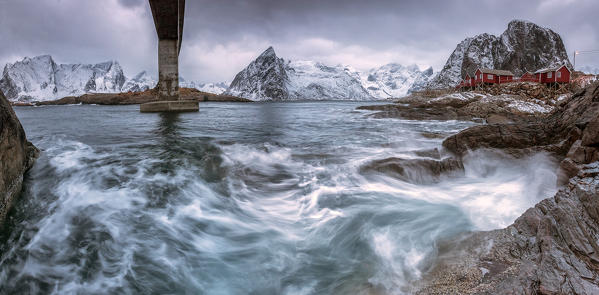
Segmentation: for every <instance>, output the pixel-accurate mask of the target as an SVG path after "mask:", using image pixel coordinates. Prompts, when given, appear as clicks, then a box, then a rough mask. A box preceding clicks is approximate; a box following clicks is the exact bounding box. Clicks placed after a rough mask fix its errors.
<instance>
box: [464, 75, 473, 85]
mask: <svg viewBox="0 0 599 295" xmlns="http://www.w3.org/2000/svg"><path fill="white" fill-rule="evenodd" d="M472 85H473V84H472V77H470V74H468V73H466V77H465V78H464V87H471V86H472Z"/></svg>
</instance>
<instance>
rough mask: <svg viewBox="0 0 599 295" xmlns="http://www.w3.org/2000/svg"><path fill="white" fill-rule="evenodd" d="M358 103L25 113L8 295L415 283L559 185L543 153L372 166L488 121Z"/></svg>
mask: <svg viewBox="0 0 599 295" xmlns="http://www.w3.org/2000/svg"><path fill="white" fill-rule="evenodd" d="M359 105H360V104H359V103H350V102H304V103H264V104H236V103H202V105H201V111H200V112H199V113H189V114H179V115H176V114H170V115H166V114H162V115H161V114H140V113H139V112H138V107H137V106H114V107H109V106H51V107H39V108H19V107H18V108H16V112H17V114H18V116H19V118H20V119H21V122H22V123H23V125H24V127H25V129H26V131H27V134H28V137H29V139H30V140H31V141H32V142H33V143H34V144H36V145H37V146H38V147H39V148H41V149H42V150H43V152H42V154H41V157H40V158H39V159H38V161H37V163H36V164H35V166H34V167H33V169H32V170H31V171H30V172H29V173H28V175H27V176H26V181H25V189H24V191H23V195H22V197H21V198H20V200H19V201H18V202H17V203H16V206H15V209H14V210H13V211H12V212H11V214H10V219H9V221H8V225H7V226H6V227H5V228H4V229H3V230H2V232H1V233H0V251H1V254H0V293H1V294H6V293H24V294H29V293H44V294H47V293H55V294H69V293H78V294H89V293H94V294H115V293H125V294H127V293H136V294H402V293H410V290H411V289H410V285H411V282H412V281H413V280H415V279H417V278H418V277H419V276H420V275H421V274H422V273H423V272H425V271H426V270H427V269H428V268H429V267H430V266H431V265H432V264H433V263H434V260H435V256H436V246H435V245H436V243H437V241H439V240H440V239H444V238H448V237H451V236H453V235H456V234H458V233H461V232H464V231H468V230H474V229H483V230H487V229H494V228H500V227H504V226H506V225H509V224H510V223H511V222H513V221H514V220H515V218H517V217H518V216H519V215H520V214H521V213H523V212H524V211H525V210H526V209H527V208H528V207H530V206H532V205H534V204H535V203H536V202H537V201H539V200H540V199H542V198H545V197H548V196H550V195H551V194H552V193H553V192H554V183H555V175H554V170H555V166H554V164H553V163H552V162H551V161H549V160H548V158H547V157H546V156H544V155H536V156H534V157H531V158H528V159H523V160H522V159H521V160H518V161H516V160H510V159H509V158H506V157H504V156H501V155H498V154H490V153H482V152H479V153H473V154H470V155H469V156H467V157H466V160H465V175H463V176H459V177H447V178H444V179H442V180H441V181H440V182H438V183H430V184H411V183H408V182H404V181H401V180H398V179H395V178H393V177H390V176H387V175H385V174H373V173H372V172H370V173H368V174H363V173H362V172H361V171H363V169H360V167H362V166H363V165H365V164H367V163H369V162H370V161H372V160H377V159H383V158H388V157H403V158H416V157H417V156H416V154H415V153H414V151H416V150H423V149H431V148H435V147H437V148H438V147H440V144H441V141H442V139H441V138H435V137H434V136H430V135H431V134H440V135H448V134H452V133H455V132H457V131H459V130H461V129H463V128H466V127H468V126H470V125H472V123H467V122H458V121H449V122H439V121H404V120H397V119H374V118H372V117H369V116H368V114H369V113H368V112H366V111H364V112H362V111H355V108H356V107H357V106H359ZM424 135H427V136H424ZM431 137H433V138H431Z"/></svg>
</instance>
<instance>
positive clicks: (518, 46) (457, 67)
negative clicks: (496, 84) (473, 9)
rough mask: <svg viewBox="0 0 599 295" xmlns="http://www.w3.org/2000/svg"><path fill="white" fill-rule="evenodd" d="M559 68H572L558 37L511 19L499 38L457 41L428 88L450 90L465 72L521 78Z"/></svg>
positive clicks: (484, 36)
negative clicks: (484, 70)
mask: <svg viewBox="0 0 599 295" xmlns="http://www.w3.org/2000/svg"><path fill="white" fill-rule="evenodd" d="M558 65H566V66H568V67H570V68H571V67H572V66H571V64H570V60H569V59H568V54H567V53H566V49H565V46H564V43H563V41H562V38H561V37H560V36H559V34H557V33H555V32H554V31H552V30H551V29H548V28H543V27H541V26H538V25H536V24H534V23H532V22H529V21H524V20H513V21H511V22H510V23H509V24H508V27H507V29H506V30H505V31H504V32H503V33H502V34H501V35H500V36H494V35H490V34H487V33H483V34H480V35H477V36H475V37H471V38H466V39H464V40H463V41H462V42H460V43H459V44H458V45H457V46H456V49H455V50H454V51H453V53H452V54H451V56H450V57H449V59H448V60H447V62H446V64H445V66H444V67H443V69H442V70H441V72H439V74H438V75H437V76H436V77H435V78H434V79H433V80H432V81H431V82H430V83H429V85H428V87H431V88H446V87H453V86H455V85H456V84H458V83H459V81H460V80H461V79H462V77H464V76H465V75H466V73H470V74H472V73H473V72H474V71H476V69H477V68H482V67H484V68H491V69H501V70H508V71H512V72H513V73H514V74H515V75H521V74H523V73H524V72H526V71H536V70H538V69H541V68H547V67H555V66H558Z"/></svg>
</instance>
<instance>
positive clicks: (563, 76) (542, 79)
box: [535, 66, 572, 84]
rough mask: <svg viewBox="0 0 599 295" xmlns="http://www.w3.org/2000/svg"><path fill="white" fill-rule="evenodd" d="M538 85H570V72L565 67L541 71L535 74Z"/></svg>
mask: <svg viewBox="0 0 599 295" xmlns="http://www.w3.org/2000/svg"><path fill="white" fill-rule="evenodd" d="M535 74H536V75H537V79H538V80H537V81H538V82H539V83H545V84H550V83H570V76H571V75H572V72H571V71H570V69H568V67H566V66H560V67H557V68H548V69H541V70H538V71H536V72H535Z"/></svg>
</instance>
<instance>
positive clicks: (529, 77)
mask: <svg viewBox="0 0 599 295" xmlns="http://www.w3.org/2000/svg"><path fill="white" fill-rule="evenodd" d="M520 82H539V75H537V74H534V73H531V72H526V73H524V74H523V75H522V77H520Z"/></svg>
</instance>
